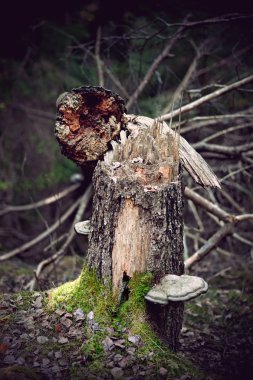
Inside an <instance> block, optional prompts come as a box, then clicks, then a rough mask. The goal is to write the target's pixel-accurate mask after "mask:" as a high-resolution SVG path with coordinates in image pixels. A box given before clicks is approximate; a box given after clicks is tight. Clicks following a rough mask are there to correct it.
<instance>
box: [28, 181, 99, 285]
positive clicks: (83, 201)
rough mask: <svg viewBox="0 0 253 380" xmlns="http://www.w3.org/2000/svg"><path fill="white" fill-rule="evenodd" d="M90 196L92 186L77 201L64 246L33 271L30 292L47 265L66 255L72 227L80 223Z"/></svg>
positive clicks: (72, 235) (72, 230) (70, 240)
mask: <svg viewBox="0 0 253 380" xmlns="http://www.w3.org/2000/svg"><path fill="white" fill-rule="evenodd" d="M91 196H92V185H89V187H88V188H87V190H86V191H85V193H84V195H83V196H82V197H81V198H80V199H79V202H78V204H79V207H78V210H77V212H76V215H75V218H74V221H73V223H72V225H71V228H70V230H69V234H68V238H67V239H66V241H65V242H64V244H63V245H62V247H61V248H60V249H59V250H58V251H57V252H56V253H55V254H54V255H53V256H51V257H49V258H48V259H45V260H43V261H41V262H40V263H39V265H38V266H37V269H36V271H35V275H34V279H33V280H32V281H31V283H30V284H29V288H30V290H34V289H35V287H36V284H37V282H38V281H39V278H40V275H41V273H42V271H43V270H44V269H45V268H46V267H47V266H48V265H50V264H52V263H54V262H56V261H57V262H59V259H60V258H62V257H63V256H64V254H65V253H66V249H67V247H68V246H69V245H70V243H71V242H72V240H73V239H74V237H75V230H74V226H75V224H76V223H78V222H80V220H81V219H82V216H83V213H84V211H85V210H86V208H87V206H88V203H89V201H90V199H91Z"/></svg>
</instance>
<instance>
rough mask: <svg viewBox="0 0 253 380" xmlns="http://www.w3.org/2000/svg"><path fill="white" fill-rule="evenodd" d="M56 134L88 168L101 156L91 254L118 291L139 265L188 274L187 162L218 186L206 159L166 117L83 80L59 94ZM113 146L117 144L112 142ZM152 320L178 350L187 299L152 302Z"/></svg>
mask: <svg viewBox="0 0 253 380" xmlns="http://www.w3.org/2000/svg"><path fill="white" fill-rule="evenodd" d="M57 106H58V116H57V121H56V129H55V133H56V137H57V139H58V141H59V143H60V145H61V147H62V152H63V153H64V154H65V155H67V156H68V157H69V158H71V159H72V160H73V161H75V162H76V163H78V164H79V165H81V166H82V168H84V165H85V164H86V163H87V162H88V163H89V162H91V163H93V167H94V162H96V160H98V159H100V160H102V161H100V162H98V164H97V166H96V169H95V172H94V175H93V185H94V198H93V212H92V218H91V232H90V235H89V249H88V255H87V260H88V264H89V266H90V267H91V268H95V269H96V270H97V272H98V275H99V276H100V277H101V279H102V280H103V281H104V283H108V284H109V283H110V284H112V288H113V292H114V295H115V297H116V298H120V295H121V294H120V293H121V291H122V284H123V283H124V282H125V281H126V279H127V280H128V279H129V278H131V277H132V276H133V275H134V273H135V272H147V271H148V272H151V273H152V274H153V282H154V284H155V283H157V282H159V281H160V279H161V278H162V277H163V276H164V275H165V274H175V275H182V274H183V272H184V263H183V218H182V212H183V185H182V180H181V165H180V162H181V163H182V164H183V166H184V167H185V168H186V169H187V170H188V172H189V173H190V174H191V175H192V177H193V178H194V179H195V181H196V182H198V183H201V184H202V185H204V186H209V185H210V186H219V182H218V180H217V178H216V176H215V175H214V174H213V172H212V171H211V169H210V168H209V167H208V165H207V164H206V162H205V161H204V160H203V158H202V157H201V156H200V155H199V154H198V153H197V152H196V151H195V150H194V149H193V148H192V147H191V146H190V145H189V144H188V143H187V141H186V140H185V139H183V138H182V137H180V136H179V135H178V134H177V133H176V132H174V131H172V129H171V128H169V126H168V125H167V124H166V123H165V122H162V123H161V122H159V121H157V120H156V121H154V120H152V119H150V118H147V117H143V116H134V115H126V114H124V111H125V109H124V104H123V101H122V99H121V98H120V97H119V96H117V95H116V94H113V93H112V92H110V91H108V90H104V89H102V88H100V87H81V88H79V89H74V90H72V91H71V92H70V93H67V94H64V95H63V96H62V97H61V98H60V99H59V101H58V105H57ZM110 145H111V147H112V149H111V148H110ZM147 310H148V314H149V317H150V320H151V321H152V322H153V323H154V325H155V326H156V328H157V329H158V331H160V332H161V333H162V334H164V335H165V336H166V337H167V341H168V344H169V346H170V347H171V348H172V349H173V350H176V349H177V346H178V340H179V333H180V330H181V327H182V320H183V302H179V301H177V302H174V301H173V302H171V301H169V302H168V304H167V305H158V304H151V303H149V302H147Z"/></svg>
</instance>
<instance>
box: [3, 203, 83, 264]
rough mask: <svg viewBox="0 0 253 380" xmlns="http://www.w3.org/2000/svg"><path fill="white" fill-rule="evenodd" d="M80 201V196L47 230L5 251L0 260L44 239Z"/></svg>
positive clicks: (63, 220)
mask: <svg viewBox="0 0 253 380" xmlns="http://www.w3.org/2000/svg"><path fill="white" fill-rule="evenodd" d="M80 202H81V198H79V199H78V200H77V201H76V202H75V203H74V204H73V205H72V206H71V207H70V208H69V209H68V210H67V211H66V212H65V213H64V214H63V215H62V216H61V217H60V218H59V219H58V220H57V221H56V222H55V223H54V224H52V226H50V227H49V228H48V229H47V230H45V231H44V232H42V233H41V234H40V235H38V236H36V237H35V238H34V239H32V240H30V241H29V242H28V243H25V244H23V245H22V246H21V247H18V248H15V249H14V250H13V251H10V252H7V253H5V254H3V255H2V256H0V261H4V260H8V259H10V258H12V257H14V256H16V255H19V254H20V253H22V252H24V251H26V250H27V249H29V248H31V247H33V246H34V245H36V244H38V243H39V242H40V241H42V240H44V239H45V238H46V237H47V236H49V235H50V234H51V233H52V232H54V231H55V230H56V229H57V228H58V227H60V225H61V224H62V223H64V222H65V220H67V219H68V218H69V216H70V215H71V214H72V213H73V212H74V211H75V209H76V208H77V207H78V205H79V203H80Z"/></svg>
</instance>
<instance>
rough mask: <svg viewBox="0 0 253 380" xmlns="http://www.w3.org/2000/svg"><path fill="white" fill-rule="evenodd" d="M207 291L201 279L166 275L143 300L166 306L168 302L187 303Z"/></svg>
mask: <svg viewBox="0 0 253 380" xmlns="http://www.w3.org/2000/svg"><path fill="white" fill-rule="evenodd" d="M207 290H208V285H207V283H206V281H205V280H203V278H201V277H196V276H189V275H186V274H183V275H182V276H177V275H174V274H167V275H166V276H165V277H163V278H162V280H161V281H160V283H159V284H157V285H155V286H154V287H153V288H152V289H151V290H150V291H149V292H148V293H147V295H146V296H145V299H146V300H148V301H150V302H153V303H159V304H161V305H167V304H168V302H169V301H178V302H179V301H189V300H191V299H193V298H195V297H197V296H199V295H200V294H202V293H206V292H207Z"/></svg>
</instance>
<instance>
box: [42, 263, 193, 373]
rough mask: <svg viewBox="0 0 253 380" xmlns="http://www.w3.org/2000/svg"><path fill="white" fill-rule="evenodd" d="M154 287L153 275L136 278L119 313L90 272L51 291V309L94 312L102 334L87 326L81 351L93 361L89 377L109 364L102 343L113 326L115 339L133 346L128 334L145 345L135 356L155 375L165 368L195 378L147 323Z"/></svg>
mask: <svg viewBox="0 0 253 380" xmlns="http://www.w3.org/2000/svg"><path fill="white" fill-rule="evenodd" d="M151 283H152V275H151V274H150V273H142V274H135V275H134V276H133V278H132V279H131V280H130V282H129V290H130V294H129V298H128V300H127V301H125V302H123V303H122V304H121V305H120V306H119V307H118V309H117V307H116V306H115V304H116V302H115V301H114V302H113V297H112V291H111V287H110V286H108V287H106V286H105V285H103V284H102V283H101V281H100V280H99V279H98V277H97V275H96V272H95V271H90V270H88V269H87V268H84V270H83V271H82V273H81V275H80V277H79V278H78V279H77V280H75V281H73V282H69V283H66V284H64V285H62V286H60V287H58V288H56V289H52V290H51V291H50V296H49V304H48V306H49V307H50V308H58V307H64V308H65V309H67V310H68V311H70V312H71V311H73V310H75V309H76V308H78V307H80V308H81V309H82V310H83V311H84V313H88V312H90V311H91V310H92V311H93V312H94V319H95V321H96V322H98V323H99V327H100V331H93V330H92V329H90V327H89V326H88V324H87V325H85V326H84V335H85V337H86V339H85V342H84V343H83V345H82V347H81V351H82V352H83V353H84V354H85V356H86V357H88V358H89V360H90V363H89V365H88V367H87V370H88V371H89V373H91V374H99V373H100V371H101V368H100V367H101V365H102V363H103V362H104V361H105V360H106V358H105V356H106V353H105V351H104V348H103V343H102V342H103V340H104V339H105V337H106V336H107V335H108V333H107V330H106V327H109V326H111V327H114V336H117V337H118V338H119V339H120V338H124V339H125V342H126V344H130V343H129V342H128V340H127V337H128V335H127V332H129V331H130V334H132V335H134V334H136V335H139V336H140V338H141V342H142V344H141V346H140V347H138V349H137V351H136V356H137V358H138V359H139V360H140V361H141V362H142V363H144V364H148V365H151V366H153V367H154V370H155V371H156V372H158V370H159V368H160V367H161V366H163V367H165V368H167V369H168V374H169V376H180V375H182V374H184V373H191V374H192V375H193V376H195V374H196V371H195V369H194V368H193V366H192V365H191V364H190V363H189V361H187V360H186V359H185V358H183V357H182V356H181V355H178V354H176V353H173V352H171V351H170V350H169V349H168V347H167V346H166V345H165V344H164V343H162V342H161V340H160V339H159V337H158V336H157V335H156V334H155V332H154V331H153V329H152V327H151V326H150V324H149V323H148V321H147V318H146V310H145V299H144V296H145V294H147V292H148V290H149V289H150V287H151ZM126 331H127V332H126ZM104 370H105V369H103V371H104ZM77 376H78V369H76V370H73V373H72V376H71V378H73V379H75V378H78V377H77Z"/></svg>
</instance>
